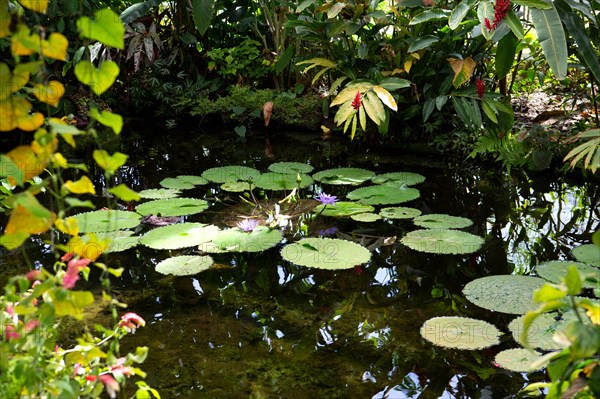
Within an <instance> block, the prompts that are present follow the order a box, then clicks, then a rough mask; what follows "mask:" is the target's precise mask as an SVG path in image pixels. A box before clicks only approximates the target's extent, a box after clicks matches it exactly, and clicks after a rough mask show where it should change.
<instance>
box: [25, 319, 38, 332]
mask: <svg viewBox="0 0 600 399" xmlns="http://www.w3.org/2000/svg"><path fill="white" fill-rule="evenodd" d="M39 325H40V321H39V320H35V319H34V320H29V321H28V322H27V323H25V331H26V332H31V331H33V330H35V329H36V328H38V327H39Z"/></svg>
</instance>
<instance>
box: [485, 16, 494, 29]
mask: <svg viewBox="0 0 600 399" xmlns="http://www.w3.org/2000/svg"><path fill="white" fill-rule="evenodd" d="M483 23H484V24H485V27H486V28H487V30H493V29H494V28H493V27H492V24H491V23H490V20H489V19H488V18H486V19H484V20H483Z"/></svg>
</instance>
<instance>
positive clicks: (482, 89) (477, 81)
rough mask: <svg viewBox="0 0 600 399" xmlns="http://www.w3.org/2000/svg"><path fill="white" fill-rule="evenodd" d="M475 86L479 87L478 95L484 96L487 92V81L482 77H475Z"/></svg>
mask: <svg viewBox="0 0 600 399" xmlns="http://www.w3.org/2000/svg"><path fill="white" fill-rule="evenodd" d="M475 87H476V88H477V95H478V96H479V98H483V93H485V83H484V82H483V80H481V78H477V79H475Z"/></svg>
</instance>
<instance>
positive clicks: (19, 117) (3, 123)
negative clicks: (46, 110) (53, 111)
mask: <svg viewBox="0 0 600 399" xmlns="http://www.w3.org/2000/svg"><path fill="white" fill-rule="evenodd" d="M31 108H32V106H31V103H30V102H29V101H27V100H26V99H24V98H21V97H15V96H10V97H8V98H7V99H5V100H3V101H0V132H9V131H11V130H14V129H16V128H19V129H21V130H25V131H33V130H36V129H37V128H39V127H40V126H42V125H43V124H44V115H42V114H41V113H39V112H35V113H31Z"/></svg>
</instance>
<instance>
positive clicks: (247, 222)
mask: <svg viewBox="0 0 600 399" xmlns="http://www.w3.org/2000/svg"><path fill="white" fill-rule="evenodd" d="M237 226H238V227H239V228H240V229H242V231H244V232H246V233H251V232H252V231H254V229H255V228H257V227H258V220H256V219H244V220H242V221H241V222H238V223H237Z"/></svg>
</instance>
